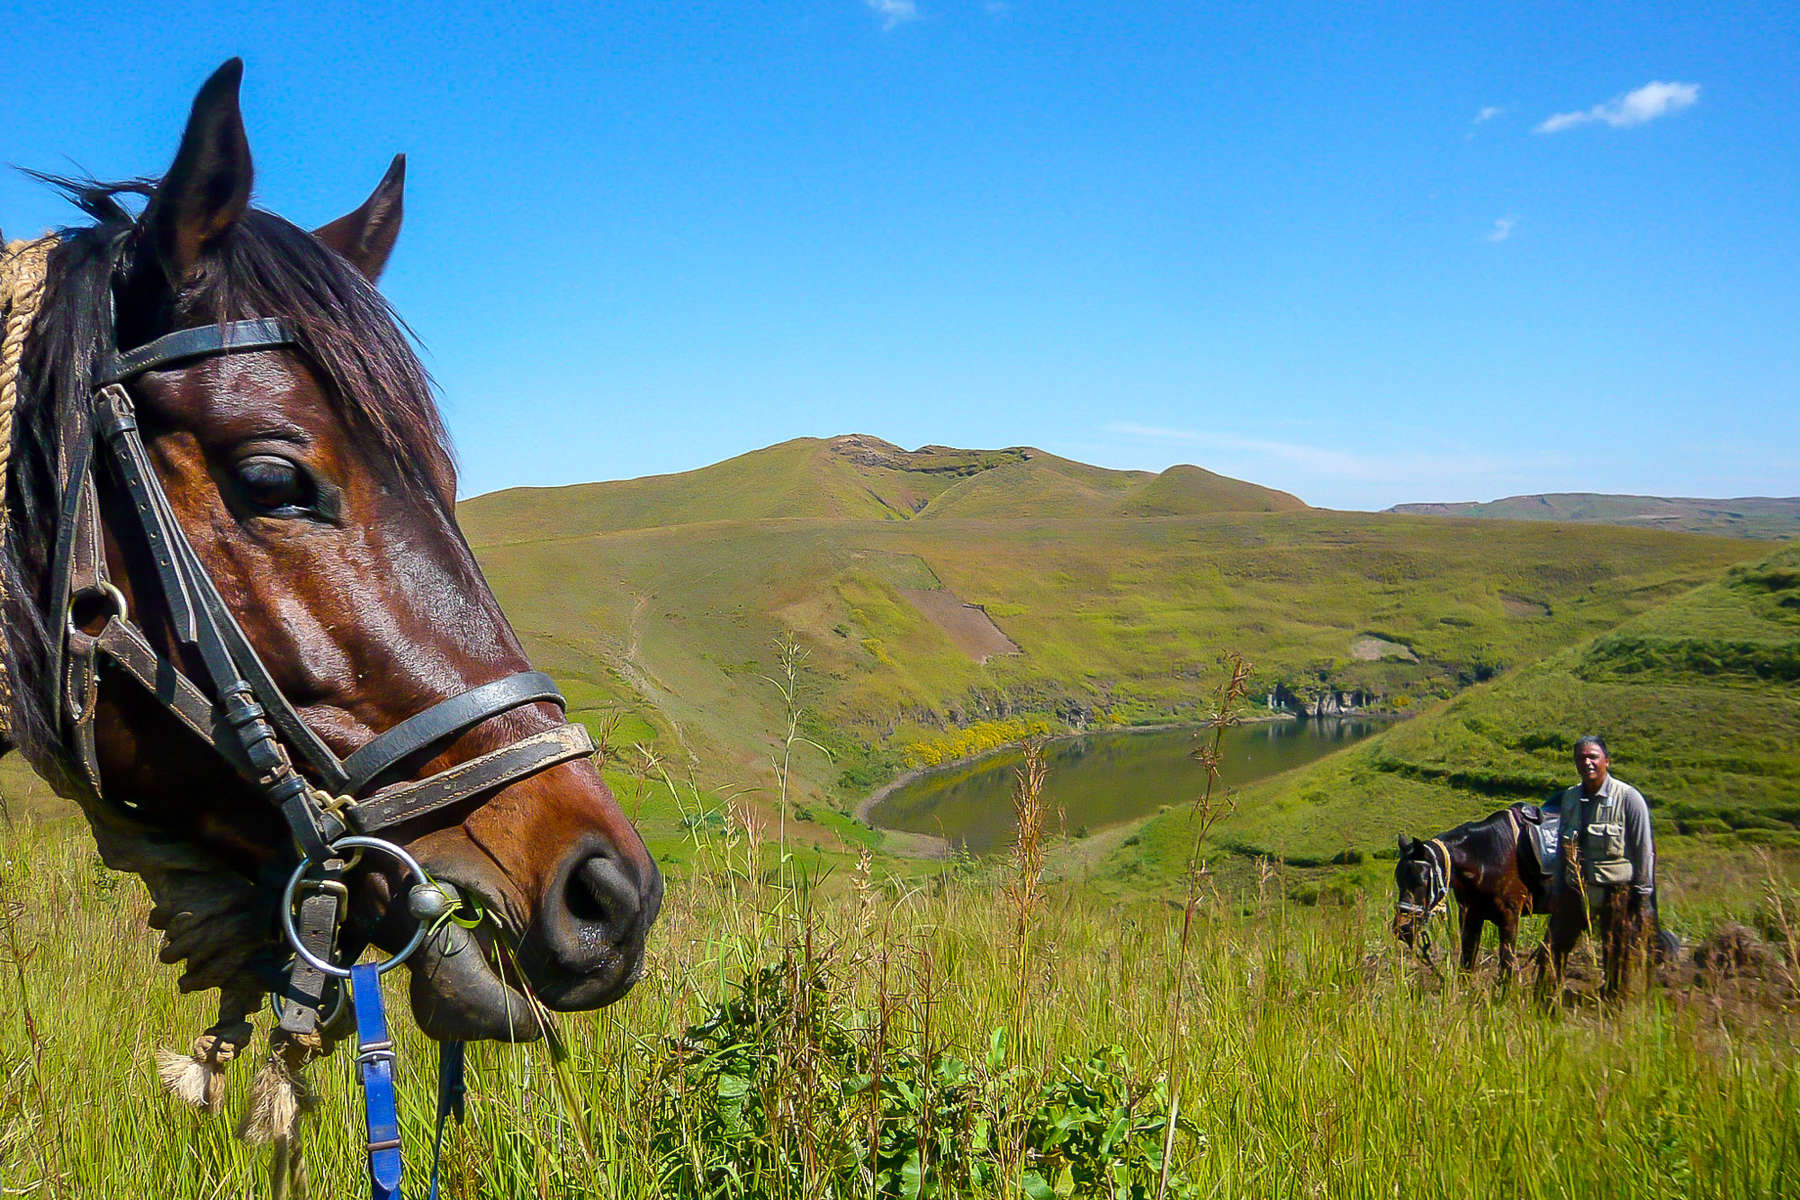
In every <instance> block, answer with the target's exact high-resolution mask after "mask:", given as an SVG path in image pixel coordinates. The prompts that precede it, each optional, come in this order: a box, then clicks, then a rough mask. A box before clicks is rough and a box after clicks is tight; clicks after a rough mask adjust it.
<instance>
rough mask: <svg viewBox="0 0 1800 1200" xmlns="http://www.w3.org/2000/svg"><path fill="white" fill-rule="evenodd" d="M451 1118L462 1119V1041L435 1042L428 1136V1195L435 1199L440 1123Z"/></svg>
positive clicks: (441, 1149)
mask: <svg viewBox="0 0 1800 1200" xmlns="http://www.w3.org/2000/svg"><path fill="white" fill-rule="evenodd" d="M453 1116H454V1117H455V1118H456V1119H457V1121H458V1122H460V1121H461V1120H462V1119H463V1044H462V1043H461V1042H440V1043H438V1101H437V1132H436V1133H435V1134H433V1135H432V1139H431V1194H430V1196H429V1198H428V1200H438V1164H439V1163H440V1162H442V1161H443V1153H444V1126H446V1125H448V1124H449V1123H450V1118H451V1117H453Z"/></svg>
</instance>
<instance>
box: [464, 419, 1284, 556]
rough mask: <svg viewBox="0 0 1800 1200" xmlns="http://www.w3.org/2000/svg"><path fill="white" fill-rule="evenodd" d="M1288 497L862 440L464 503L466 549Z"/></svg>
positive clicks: (1194, 470) (1196, 472) (1057, 461)
mask: <svg viewBox="0 0 1800 1200" xmlns="http://www.w3.org/2000/svg"><path fill="white" fill-rule="evenodd" d="M1305 507H1306V505H1305V504H1303V503H1302V502H1301V501H1300V500H1298V499H1296V498H1295V497H1293V496H1290V495H1288V494H1287V493H1286V492H1278V491H1274V490H1273V489H1270V488H1264V487H1258V486H1257V485H1255V484H1253V483H1245V482H1243V481H1241V480H1237V479H1228V478H1226V477H1225V476H1223V475H1214V474H1213V473H1211V472H1210V471H1202V470H1200V468H1198V467H1173V468H1171V469H1170V470H1168V471H1165V472H1163V473H1162V474H1160V475H1156V474H1152V473H1150V472H1148V471H1110V470H1107V469H1105V468H1103V467H1090V466H1088V465H1086V464H1084V463H1077V462H1071V461H1069V460H1068V459H1065V458H1058V457H1056V456H1055V455H1054V454H1046V453H1044V452H1043V451H1042V450H1034V449H1032V448H1030V447H1028V446H1014V447H1011V448H1009V449H1005V450H957V449H954V448H952V447H949V446H923V447H921V448H919V449H918V450H910V451H909V450H902V449H900V448H899V447H898V446H894V445H891V444H889V443H887V442H884V441H882V440H881V439H880V438H873V437H868V436H866V435H862V434H852V435H849V436H845V437H836V438H829V439H821V438H796V439H795V440H793V441H791V442H782V443H781V444H779V445H776V446H769V447H767V448H765V449H762V450H753V451H751V452H750V453H748V454H740V455H738V456H737V457H736V458H730V459H727V460H725V461H724V462H721V463H714V464H713V465H712V466H709V467H702V468H700V469H698V470H695V471H686V472H683V473H681V474H678V475H648V476H645V477H643V478H641V479H622V480H614V481H611V482H607V483H584V484H577V485H575V486H573V487H562V488H512V489H510V490H508V491H503V492H494V493H491V494H489V495H486V496H479V497H477V498H475V499H474V500H471V501H469V502H467V503H466V504H464V505H463V506H462V508H461V513H460V515H461V518H462V521H463V523H464V525H465V527H466V528H468V530H469V533H470V538H471V540H474V541H480V542H483V543H487V544H493V543H497V542H507V541H532V540H536V539H537V538H540V537H542V536H544V531H545V530H546V529H551V528H554V529H556V530H557V531H558V533H559V534H560V535H562V536H571V535H580V534H590V533H603V532H614V531H618V530H625V529H656V528H663V527H667V526H672V525H692V524H697V523H701V522H706V521H767V520H780V519H787V518H800V517H815V518H834V519H848V520H882V521H887V520H908V519H913V518H924V519H929V518H936V517H944V516H960V517H1016V516H1034V517H1041V518H1051V517H1063V518H1067V517H1078V516H1079V517H1109V516H1123V515H1135V514H1158V515H1166V514H1177V513H1179V514H1198V513H1213V512H1286V511H1293V510H1298V509H1303V508H1305Z"/></svg>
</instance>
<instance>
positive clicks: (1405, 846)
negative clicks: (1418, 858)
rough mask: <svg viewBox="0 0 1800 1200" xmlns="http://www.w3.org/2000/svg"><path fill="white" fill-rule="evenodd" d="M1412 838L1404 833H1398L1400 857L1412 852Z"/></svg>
mask: <svg viewBox="0 0 1800 1200" xmlns="http://www.w3.org/2000/svg"><path fill="white" fill-rule="evenodd" d="M1412 849H1413V840H1412V839H1411V838H1409V837H1407V836H1406V835H1405V834H1404V833H1403V834H1401V835H1400V857H1401V858H1405V857H1407V856H1408V855H1410V854H1411V853H1412Z"/></svg>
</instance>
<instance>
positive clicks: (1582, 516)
mask: <svg viewBox="0 0 1800 1200" xmlns="http://www.w3.org/2000/svg"><path fill="white" fill-rule="evenodd" d="M1382 511H1384V512H1389V513H1402V514H1405V515H1408V516H1428V517H1472V518H1481V519H1493V520H1508V521H1570V522H1578V523H1587V524H1600V525H1624V526H1628V527H1635V528H1644V529H1668V530H1673V531H1678V532H1683V533H1712V534H1722V535H1724V536H1727V537H1741V538H1753V539H1766V540H1771V541H1787V540H1791V539H1793V538H1796V537H1800V496H1736V497H1731V498H1726V499H1711V498H1707V497H1698V496H1641V495H1636V494H1632V493H1623V492H1532V493H1526V494H1524V495H1518V496H1503V497H1501V498H1500V499H1498V500H1485V501H1476V500H1467V501H1449V502H1441V503H1418V504H1396V505H1394V506H1393V507H1392V508H1387V509H1383V510H1382Z"/></svg>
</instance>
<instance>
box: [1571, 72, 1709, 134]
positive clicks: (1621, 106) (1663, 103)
mask: <svg viewBox="0 0 1800 1200" xmlns="http://www.w3.org/2000/svg"><path fill="white" fill-rule="evenodd" d="M1699 99H1700V85H1699V84H1697V83H1662V82H1660V81H1657V82H1651V83H1646V84H1645V85H1644V86H1643V87H1641V88H1637V89H1636V90H1634V91H1629V92H1626V93H1625V94H1624V95H1623V96H1618V97H1615V98H1613V99H1611V100H1608V101H1607V102H1606V103H1605V104H1596V105H1594V107H1592V108H1590V109H1587V110H1585V111H1582V112H1566V113H1557V114H1556V115H1555V116H1552V117H1547V118H1545V119H1544V121H1543V122H1542V123H1541V124H1540V125H1539V126H1538V127H1537V130H1536V132H1538V133H1561V132H1562V131H1563V130H1565V129H1573V128H1575V126H1577V125H1587V124H1590V123H1591V122H1594V121H1602V122H1604V123H1606V124H1608V125H1611V126H1612V127H1613V128H1614V129H1626V128H1629V127H1630V126H1632V125H1642V124H1643V123H1644V122H1646V121H1654V120H1656V118H1658V117H1665V116H1668V115H1669V114H1670V113H1675V112H1680V111H1681V110H1682V109H1684V108H1689V107H1692V106H1693V105H1694V104H1695V103H1697V102H1698V101H1699Z"/></svg>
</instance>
